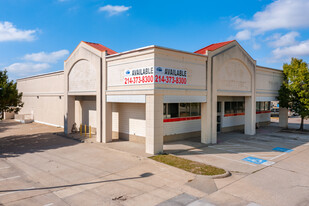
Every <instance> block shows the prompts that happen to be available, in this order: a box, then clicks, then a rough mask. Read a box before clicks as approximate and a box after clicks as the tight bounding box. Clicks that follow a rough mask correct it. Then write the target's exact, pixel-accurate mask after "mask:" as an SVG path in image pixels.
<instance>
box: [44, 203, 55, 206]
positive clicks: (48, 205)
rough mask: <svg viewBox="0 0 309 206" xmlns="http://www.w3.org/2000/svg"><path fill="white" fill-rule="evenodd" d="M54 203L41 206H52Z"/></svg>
mask: <svg viewBox="0 0 309 206" xmlns="http://www.w3.org/2000/svg"><path fill="white" fill-rule="evenodd" d="M53 204H54V203H48V204H46V205H43V206H51V205H53Z"/></svg>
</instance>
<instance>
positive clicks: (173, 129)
mask: <svg viewBox="0 0 309 206" xmlns="http://www.w3.org/2000/svg"><path fill="white" fill-rule="evenodd" d="M163 127H164V128H163V132H164V133H163V134H164V136H166V135H175V134H182V133H189V132H197V131H201V120H200V119H198V120H188V121H179V122H165V123H164V124H163Z"/></svg>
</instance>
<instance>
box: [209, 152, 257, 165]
mask: <svg viewBox="0 0 309 206" xmlns="http://www.w3.org/2000/svg"><path fill="white" fill-rule="evenodd" d="M211 156H214V157H218V158H221V159H225V160H229V161H233V162H238V163H241V164H245V165H250V166H253V167H256V165H254V164H250V163H247V162H242V161H239V160H234V159H231V158H227V157H222V156H219V155H214V154H211Z"/></svg>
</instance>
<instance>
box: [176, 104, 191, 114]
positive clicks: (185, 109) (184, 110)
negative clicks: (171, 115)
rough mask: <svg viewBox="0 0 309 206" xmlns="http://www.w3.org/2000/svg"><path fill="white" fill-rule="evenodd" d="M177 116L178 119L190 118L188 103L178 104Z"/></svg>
mask: <svg viewBox="0 0 309 206" xmlns="http://www.w3.org/2000/svg"><path fill="white" fill-rule="evenodd" d="M179 114H180V117H189V116H190V103H180V104H179Z"/></svg>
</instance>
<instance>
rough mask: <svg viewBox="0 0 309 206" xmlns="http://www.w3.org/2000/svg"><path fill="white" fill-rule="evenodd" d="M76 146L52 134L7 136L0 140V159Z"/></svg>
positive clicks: (68, 140) (74, 142) (73, 142)
mask: <svg viewBox="0 0 309 206" xmlns="http://www.w3.org/2000/svg"><path fill="white" fill-rule="evenodd" d="M76 144H78V142H77V141H74V140H70V139H66V138H63V137H60V136H57V135H55V134H53V133H37V134H30V135H9V136H5V137H1V138H0V158H8V157H17V156H19V155H22V154H25V153H35V152H43V151H45V150H50V149H56V148H61V147H67V146H72V145H76Z"/></svg>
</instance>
